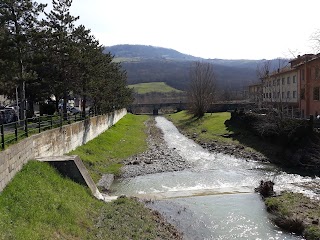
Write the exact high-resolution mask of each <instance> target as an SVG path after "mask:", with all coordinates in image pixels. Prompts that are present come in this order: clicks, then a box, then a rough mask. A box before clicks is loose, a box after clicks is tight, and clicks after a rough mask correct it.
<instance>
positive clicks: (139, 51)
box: [104, 44, 288, 90]
mask: <svg viewBox="0 0 320 240" xmlns="http://www.w3.org/2000/svg"><path fill="white" fill-rule="evenodd" d="M104 52H105V53H107V52H110V53H111V54H112V55H114V56H115V59H114V60H115V61H118V62H121V65H122V67H123V69H124V70H126V72H127V77H128V84H136V83H145V82H165V83H167V84H168V85H169V86H172V87H174V88H177V89H180V90H186V89H187V87H188V84H189V82H190V79H189V72H190V68H191V65H192V63H193V62H195V61H203V62H209V63H212V64H213V65H214V70H215V74H216V77H217V85H218V87H219V88H220V89H227V88H228V89H230V90H241V89H243V88H246V87H247V86H248V85H249V84H252V83H257V82H259V78H258V76H257V66H258V65H259V64H263V62H264V61H270V64H271V69H274V70H276V69H277V66H278V65H279V64H280V60H279V59H274V60H266V59H260V60H259V59H258V60H251V59H241V60H239V59H238V60H237V59H218V58H216V59H204V58H200V57H194V56H192V55H188V54H184V53H181V52H178V51H176V50H174V49H168V48H163V47H154V46H150V45H149V46H147V45H130V44H121V45H114V46H110V47H105V50H104ZM285 61H286V62H288V59H286V60H285Z"/></svg>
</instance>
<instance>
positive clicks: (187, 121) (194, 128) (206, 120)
mask: <svg viewBox="0 0 320 240" xmlns="http://www.w3.org/2000/svg"><path fill="white" fill-rule="evenodd" d="M167 117H168V119H170V120H171V121H172V122H173V123H174V124H175V125H176V126H177V127H178V128H180V129H182V130H183V131H184V132H186V133H188V134H190V135H192V134H194V133H196V134H197V136H198V137H199V139H200V140H203V141H212V140H215V141H219V142H234V143H238V141H236V140H233V139H232V138H225V137H222V135H224V134H232V133H234V132H233V131H230V130H228V129H227V127H226V126H225V125H224V122H225V121H226V120H228V119H230V113H229V112H222V113H213V114H211V113H206V114H205V116H204V117H202V118H200V119H198V118H194V117H192V115H190V114H188V113H187V112H186V111H181V112H178V113H175V114H170V115H168V116H167Z"/></svg>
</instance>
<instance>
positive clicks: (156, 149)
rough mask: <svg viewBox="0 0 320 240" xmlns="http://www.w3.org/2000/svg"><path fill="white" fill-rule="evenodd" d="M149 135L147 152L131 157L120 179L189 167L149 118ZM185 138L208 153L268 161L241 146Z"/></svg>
mask: <svg viewBox="0 0 320 240" xmlns="http://www.w3.org/2000/svg"><path fill="white" fill-rule="evenodd" d="M145 124H146V126H147V131H148V138H147V142H148V150H147V151H145V152H143V153H141V154H138V155H134V156H131V157H129V158H127V159H125V160H124V162H123V164H124V166H123V168H122V174H121V177H122V178H128V177H135V176H139V175H146V174H153V173H159V172H172V171H181V170H184V169H186V168H190V167H192V166H191V165H190V163H188V162H186V161H185V160H184V159H183V158H182V157H181V156H180V155H179V154H178V152H177V151H176V150H175V149H174V148H169V147H168V146H167V144H166V142H165V140H164V139H163V133H162V132H161V130H160V129H159V128H158V127H157V126H156V121H155V119H154V118H150V119H149V120H148V121H147V122H146V123H145ZM184 135H186V136H187V137H188V138H191V139H193V140H194V141H195V142H197V143H198V144H199V145H201V146H202V147H203V148H205V149H207V150H208V151H209V152H219V153H224V154H228V155H234V156H235V157H237V158H242V159H246V160H249V159H250V160H256V161H261V162H266V161H268V158H267V157H265V156H264V155H263V154H261V153H258V152H252V151H248V150H246V149H245V147H244V146H242V145H234V144H227V143H220V142H216V141H213V142H203V141H201V140H199V139H198V138H197V136H196V134H194V135H188V134H186V133H184Z"/></svg>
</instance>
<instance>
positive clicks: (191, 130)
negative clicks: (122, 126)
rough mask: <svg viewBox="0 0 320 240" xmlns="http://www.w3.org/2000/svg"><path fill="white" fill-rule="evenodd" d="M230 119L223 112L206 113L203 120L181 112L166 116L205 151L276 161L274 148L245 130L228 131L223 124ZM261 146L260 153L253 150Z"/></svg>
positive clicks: (262, 160)
mask: <svg viewBox="0 0 320 240" xmlns="http://www.w3.org/2000/svg"><path fill="white" fill-rule="evenodd" d="M230 116H231V115H230V113H227V112H224V113H214V114H206V115H205V116H204V117H203V118H201V119H196V118H192V117H191V116H190V115H188V114H187V113H186V112H185V111H183V112H179V113H176V114H170V115H167V118H168V119H169V120H170V121H172V122H173V123H174V125H175V126H176V127H177V128H178V129H179V131H180V132H181V133H182V134H183V135H185V136H187V137H188V138H190V139H193V140H194V141H195V142H196V143H198V144H199V145H201V146H202V147H203V148H205V149H207V150H208V151H209V152H219V153H224V154H228V155H233V156H235V157H237V158H242V159H245V160H249V159H250V160H255V161H261V162H268V161H270V160H271V161H273V162H274V161H276V160H275V159H276V158H275V153H276V152H277V150H278V149H277V147H276V146H270V145H265V144H263V143H261V141H260V140H259V139H257V138H255V137H254V136H250V134H249V133H248V132H246V131H242V132H239V131H236V130H235V129H228V128H227V127H226V126H225V125H224V122H225V121H226V120H228V119H230ZM240 138H241V139H240ZM242 140H243V141H242ZM261 145H263V148H264V152H260V151H257V150H256V149H260V148H261Z"/></svg>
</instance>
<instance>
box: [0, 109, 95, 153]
mask: <svg viewBox="0 0 320 240" xmlns="http://www.w3.org/2000/svg"><path fill="white" fill-rule="evenodd" d="M90 116H94V114H93V113H90V114H87V115H85V114H83V113H78V114H66V115H62V114H61V115H50V116H39V117H33V118H27V119H25V120H20V121H15V122H11V123H6V124H3V123H2V124H0V137H1V138H0V143H1V149H2V150H4V149H5V147H6V146H8V145H10V144H13V143H15V142H17V141H18V140H21V139H23V138H26V137H28V136H31V135H32V134H36V133H41V132H43V131H46V130H48V129H53V128H57V127H62V126H63V125H67V124H71V123H74V122H77V121H81V120H84V119H85V118H88V117H90Z"/></svg>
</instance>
